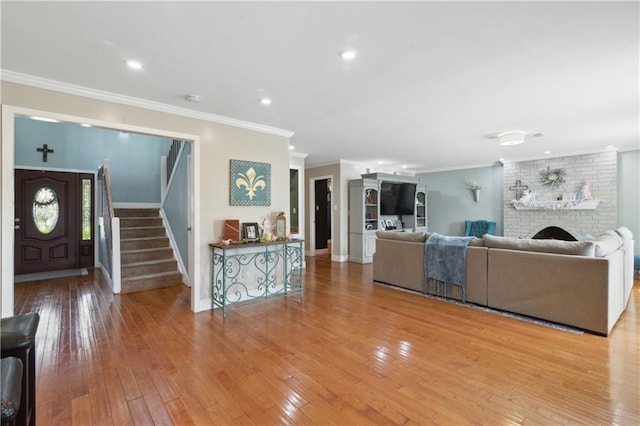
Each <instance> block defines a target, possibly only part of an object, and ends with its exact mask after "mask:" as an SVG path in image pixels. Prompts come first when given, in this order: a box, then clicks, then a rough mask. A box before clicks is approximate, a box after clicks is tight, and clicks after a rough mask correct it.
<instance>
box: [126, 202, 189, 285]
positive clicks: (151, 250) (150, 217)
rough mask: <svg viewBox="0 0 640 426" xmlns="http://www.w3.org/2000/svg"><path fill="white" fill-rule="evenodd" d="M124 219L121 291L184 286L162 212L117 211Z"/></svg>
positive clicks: (156, 210) (150, 210)
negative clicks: (161, 216) (161, 215)
mask: <svg viewBox="0 0 640 426" xmlns="http://www.w3.org/2000/svg"><path fill="white" fill-rule="evenodd" d="M115 214H116V216H117V217H119V218H120V259H121V266H120V268H121V292H122V293H131V292H134V291H142V290H151V289H154V288H161V287H168V286H172V285H177V284H181V283H182V274H181V273H180V272H179V271H178V264H177V262H176V260H175V259H174V258H173V250H172V249H171V246H170V245H169V238H168V237H167V233H166V231H165V229H164V226H163V225H162V219H161V218H160V213H159V211H158V209H115Z"/></svg>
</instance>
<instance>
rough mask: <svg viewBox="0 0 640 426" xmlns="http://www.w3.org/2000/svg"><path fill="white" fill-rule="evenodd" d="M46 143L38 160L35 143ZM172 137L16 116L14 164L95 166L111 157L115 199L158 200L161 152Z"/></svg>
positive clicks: (117, 200)
mask: <svg viewBox="0 0 640 426" xmlns="http://www.w3.org/2000/svg"><path fill="white" fill-rule="evenodd" d="M43 144H47V145H48V146H49V149H53V150H54V153H52V154H49V156H48V161H47V162H46V163H44V162H42V153H40V152H37V148H39V147H42V145H43ZM170 146H171V140H170V139H168V138H162V137H157V136H148V135H141V134H136V133H124V132H119V131H114V130H109V129H100V128H95V127H82V126H80V125H78V124H71V123H48V122H44V121H38V120H32V119H29V118H22V117H20V118H16V121H15V167H16V168H20V167H30V168H33V167H45V168H53V169H68V170H93V171H97V170H98V168H99V167H100V166H101V165H102V163H103V162H104V160H105V159H108V160H109V172H110V176H111V190H112V196H113V201H114V202H115V203H160V157H161V156H163V155H167V153H168V152H169V148H170Z"/></svg>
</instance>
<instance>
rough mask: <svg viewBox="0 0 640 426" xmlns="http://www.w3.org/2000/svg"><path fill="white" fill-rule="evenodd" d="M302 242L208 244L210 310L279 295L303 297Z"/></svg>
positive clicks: (224, 314) (223, 312) (224, 308)
mask: <svg viewBox="0 0 640 426" xmlns="http://www.w3.org/2000/svg"><path fill="white" fill-rule="evenodd" d="M303 243H304V240H291V241H274V242H259V243H244V244H231V245H223V244H209V249H210V250H211V296H212V297H211V302H212V303H211V307H212V308H215V307H216V306H218V307H220V308H222V316H223V317H226V316H227V309H226V307H227V305H229V304H232V303H238V302H245V301H250V300H256V299H267V298H269V297H273V296H278V295H282V294H285V295H289V294H300V297H302V296H303V295H304V273H303V270H302V266H303V262H304V247H303Z"/></svg>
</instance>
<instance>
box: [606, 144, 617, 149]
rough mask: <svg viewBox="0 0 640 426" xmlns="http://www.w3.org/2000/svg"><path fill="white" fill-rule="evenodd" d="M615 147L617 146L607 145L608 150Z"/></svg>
mask: <svg viewBox="0 0 640 426" xmlns="http://www.w3.org/2000/svg"><path fill="white" fill-rule="evenodd" d="M615 147H616V146H615V145H607V149H613V148H615Z"/></svg>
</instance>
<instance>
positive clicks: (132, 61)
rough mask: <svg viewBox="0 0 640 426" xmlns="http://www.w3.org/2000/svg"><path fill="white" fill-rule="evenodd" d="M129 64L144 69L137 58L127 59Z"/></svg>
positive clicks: (135, 68) (132, 67)
mask: <svg viewBox="0 0 640 426" xmlns="http://www.w3.org/2000/svg"><path fill="white" fill-rule="evenodd" d="M127 66H128V67H129V68H131V69H133V70H141V69H142V64H141V63H140V62H138V61H136V60H133V59H129V60H128V61H127Z"/></svg>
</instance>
